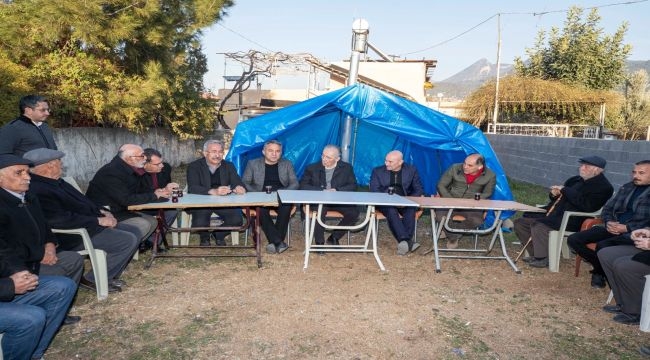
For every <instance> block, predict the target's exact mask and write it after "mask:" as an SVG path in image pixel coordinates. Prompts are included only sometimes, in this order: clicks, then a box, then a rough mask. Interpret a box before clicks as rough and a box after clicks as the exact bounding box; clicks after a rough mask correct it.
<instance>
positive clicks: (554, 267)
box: [548, 209, 600, 272]
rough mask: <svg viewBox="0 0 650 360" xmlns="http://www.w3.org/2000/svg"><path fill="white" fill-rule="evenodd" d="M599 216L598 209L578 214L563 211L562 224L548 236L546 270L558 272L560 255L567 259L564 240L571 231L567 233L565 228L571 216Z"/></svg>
mask: <svg viewBox="0 0 650 360" xmlns="http://www.w3.org/2000/svg"><path fill="white" fill-rule="evenodd" d="M598 215H600V209H599V210H598V211H594V212H580V211H565V212H564V215H563V216H562V222H561V224H560V229H559V230H552V231H551V232H550V233H549V234H548V269H549V271H551V272H558V271H560V255H562V256H563V257H564V258H565V259H568V258H569V245H568V244H567V242H566V240H565V238H566V237H567V236H569V235H571V234H573V233H574V232H573V231H567V230H566V226H567V224H568V222H569V218H570V217H571V216H591V217H597V216H598Z"/></svg>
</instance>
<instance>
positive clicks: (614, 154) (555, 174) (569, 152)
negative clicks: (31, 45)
mask: <svg viewBox="0 0 650 360" xmlns="http://www.w3.org/2000/svg"><path fill="white" fill-rule="evenodd" d="M486 136H487V138H488V140H489V141H490V144H491V145H492V148H493V149H494V151H495V152H496V153H497V156H498V157H499V161H500V162H501V165H502V166H503V168H504V170H505V172H506V174H507V175H508V176H509V177H511V178H513V179H515V180H519V181H525V182H529V183H533V184H538V185H542V186H550V185H555V184H562V183H563V182H564V181H565V180H566V179H567V178H568V177H569V176H572V175H577V173H578V166H579V163H578V159H579V158H581V157H583V156H588V155H598V156H601V157H602V158H604V159H605V160H607V167H606V169H605V175H606V176H607V178H608V179H609V181H610V182H611V183H612V185H614V189H615V190H616V189H618V188H619V187H620V186H621V185H623V184H624V183H626V182H629V181H630V180H631V175H630V174H631V171H632V168H633V164H634V163H635V162H637V161H640V160H646V159H650V142H648V141H625V140H599V139H582V138H552V137H536V136H517V135H495V134H486Z"/></svg>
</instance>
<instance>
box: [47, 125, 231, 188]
mask: <svg viewBox="0 0 650 360" xmlns="http://www.w3.org/2000/svg"><path fill="white" fill-rule="evenodd" d="M53 132H54V140H55V141H56V144H57V147H58V148H59V150H61V151H63V152H65V153H66V156H65V157H64V158H63V166H64V176H72V177H74V178H75V180H77V182H78V183H79V185H80V186H81V187H82V188H84V189H85V188H86V187H87V186H88V183H89V182H90V180H91V179H92V177H93V176H94V175H95V172H97V170H98V169H99V168H100V167H102V166H103V165H104V164H106V163H108V162H109V161H111V159H112V158H113V157H115V155H117V151H118V149H119V148H120V146H122V145H123V144H137V145H140V146H142V147H143V148H148V147H152V148H154V149H157V150H158V151H160V152H161V153H162V155H163V158H164V160H165V161H166V162H169V163H170V164H171V165H172V166H178V165H181V164H187V163H189V162H191V161H194V160H195V159H197V158H199V157H200V156H201V146H202V145H203V140H196V141H195V140H179V139H178V138H177V137H176V136H173V135H172V134H171V133H170V132H169V131H168V130H165V129H150V130H148V131H147V132H146V133H143V134H136V133H133V132H131V131H128V130H125V129H113V128H58V129H53ZM225 135H227V136H225ZM225 135H224V134H217V135H215V136H214V138H216V139H224V138H226V137H227V139H225V140H227V141H229V140H230V136H231V134H230V133H229V132H228V134H225Z"/></svg>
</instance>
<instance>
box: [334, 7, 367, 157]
mask: <svg viewBox="0 0 650 360" xmlns="http://www.w3.org/2000/svg"><path fill="white" fill-rule="evenodd" d="M369 30H370V27H369V25H368V21H366V20H365V19H356V20H354V21H353V22H352V54H351V55H350V75H349V77H348V83H347V85H348V86H350V85H354V84H356V83H357V77H358V76H359V60H360V59H361V54H365V53H367V52H368V33H369V32H370V31H369ZM351 138H352V116H350V115H347V116H346V117H345V120H344V123H343V128H342V130H341V159H342V160H343V161H345V162H350V142H351V141H350V140H351Z"/></svg>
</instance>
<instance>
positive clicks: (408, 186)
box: [370, 150, 424, 255]
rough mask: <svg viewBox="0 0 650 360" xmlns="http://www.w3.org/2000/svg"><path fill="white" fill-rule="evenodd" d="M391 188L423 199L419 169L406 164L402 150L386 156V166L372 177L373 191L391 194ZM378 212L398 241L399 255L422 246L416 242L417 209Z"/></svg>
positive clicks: (401, 193) (408, 208)
mask: <svg viewBox="0 0 650 360" xmlns="http://www.w3.org/2000/svg"><path fill="white" fill-rule="evenodd" d="M389 188H392V189H393V191H394V193H395V194H397V195H402V196H422V195H424V189H423V188H422V181H421V180H420V175H418V169H417V168H416V167H415V166H413V165H409V164H405V163H404V156H403V155H402V152H401V151H399V150H393V151H391V152H389V153H388V154H386V158H385V159H384V166H378V167H376V168H374V169H373V170H372V175H371V176H370V191H372V192H389V191H388V190H389ZM377 210H379V211H381V213H382V214H384V216H385V217H386V221H388V227H389V228H390V232H391V233H392V234H393V236H394V237H395V240H397V255H406V254H407V253H408V252H409V251H415V250H417V248H418V247H420V244H418V243H414V242H413V234H415V211H416V209H415V208H412V207H394V206H377Z"/></svg>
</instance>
